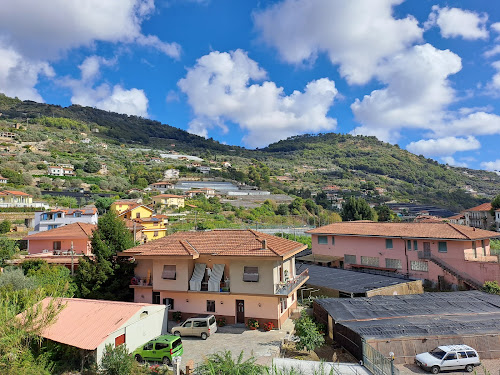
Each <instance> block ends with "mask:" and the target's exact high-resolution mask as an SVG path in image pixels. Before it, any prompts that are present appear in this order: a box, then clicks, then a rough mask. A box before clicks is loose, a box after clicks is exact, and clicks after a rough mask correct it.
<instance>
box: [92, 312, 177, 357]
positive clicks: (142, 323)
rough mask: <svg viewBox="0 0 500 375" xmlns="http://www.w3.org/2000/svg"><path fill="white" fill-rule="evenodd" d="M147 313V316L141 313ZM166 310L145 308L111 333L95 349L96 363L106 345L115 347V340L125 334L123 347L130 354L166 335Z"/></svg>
mask: <svg viewBox="0 0 500 375" xmlns="http://www.w3.org/2000/svg"><path fill="white" fill-rule="evenodd" d="M144 311H147V312H148V314H147V315H143V314H142V313H143V312H144ZM167 318H168V310H167V309H166V306H164V305H154V306H147V307H144V308H143V309H141V310H140V311H139V312H137V313H136V314H135V315H134V316H133V317H132V318H130V319H129V320H128V321H127V322H125V323H124V324H123V326H122V327H120V328H119V329H118V330H116V331H115V332H113V333H111V334H110V335H109V336H108V337H107V338H106V340H104V341H103V342H102V343H101V344H100V345H99V346H98V348H97V363H99V362H100V361H101V358H102V354H103V351H104V348H105V347H106V345H107V344H111V345H113V347H114V345H115V338H116V337H118V336H120V335H123V334H125V345H126V346H127V349H128V350H129V351H130V352H132V351H133V350H135V349H136V348H137V347H139V346H140V345H142V344H144V343H146V342H148V341H149V340H151V339H154V338H155V337H158V336H160V335H162V334H165V333H167V330H168V327H167V322H168V320H167Z"/></svg>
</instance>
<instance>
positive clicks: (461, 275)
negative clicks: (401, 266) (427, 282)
mask: <svg viewBox="0 0 500 375" xmlns="http://www.w3.org/2000/svg"><path fill="white" fill-rule="evenodd" d="M418 257H419V259H428V260H430V261H431V262H432V263H434V264H436V265H438V266H439V267H441V268H442V269H443V270H445V271H446V272H448V273H449V274H451V275H453V276H455V277H456V278H457V279H458V280H459V281H462V282H463V283H464V284H467V285H468V286H469V287H471V288H473V289H477V290H481V289H483V284H482V283H481V282H480V281H478V280H476V279H474V278H473V277H471V276H469V275H468V274H467V273H465V272H463V271H459V270H457V269H456V268H454V267H453V266H451V265H449V264H448V263H446V262H445V261H444V260H443V259H442V258H438V257H435V256H433V255H432V253H429V252H426V251H419V252H418Z"/></svg>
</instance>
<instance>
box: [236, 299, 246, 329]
mask: <svg viewBox="0 0 500 375" xmlns="http://www.w3.org/2000/svg"><path fill="white" fill-rule="evenodd" d="M236 323H243V324H245V301H243V300H242V299H237V300H236Z"/></svg>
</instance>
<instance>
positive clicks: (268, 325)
mask: <svg viewBox="0 0 500 375" xmlns="http://www.w3.org/2000/svg"><path fill="white" fill-rule="evenodd" d="M263 328H264V331H266V332H267V331H271V330H273V329H274V323H273V322H267V323H264V327H263Z"/></svg>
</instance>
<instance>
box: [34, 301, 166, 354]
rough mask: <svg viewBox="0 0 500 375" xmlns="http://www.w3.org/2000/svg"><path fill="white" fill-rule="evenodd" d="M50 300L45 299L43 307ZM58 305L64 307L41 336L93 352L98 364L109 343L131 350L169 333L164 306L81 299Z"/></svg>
mask: <svg viewBox="0 0 500 375" xmlns="http://www.w3.org/2000/svg"><path fill="white" fill-rule="evenodd" d="M50 300H51V298H50V297H48V298H45V299H44V300H43V301H42V304H43V306H47V305H48V304H49V302H50ZM56 302H57V303H61V304H62V305H63V306H64V307H63V309H62V310H61V311H60V312H59V314H58V315H57V318H56V320H55V322H54V323H53V324H52V325H50V326H49V327H47V328H45V329H44V330H43V332H42V337H44V338H45V339H48V340H51V341H55V342H58V343H61V344H65V345H69V346H73V347H76V348H79V349H82V350H84V351H90V352H94V353H95V356H96V360H97V362H100V360H101V357H102V354H103V351H104V348H105V346H106V345H107V344H112V345H113V346H117V345H121V344H125V345H126V346H127V348H128V349H129V350H130V351H132V350H135V349H136V348H137V347H139V346H140V345H142V344H144V343H145V342H147V341H149V340H151V339H153V338H155V337H157V336H160V335H162V334H166V333H167V330H168V327H167V322H168V320H167V318H168V310H167V306H165V305H152V304H147V303H133V302H118V301H104V300H92V299H79V298H60V299H57V300H56Z"/></svg>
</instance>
